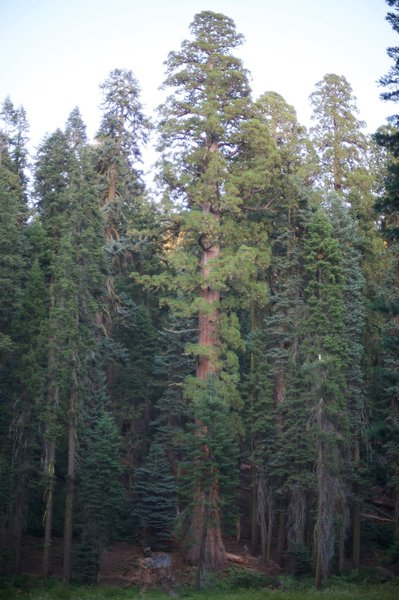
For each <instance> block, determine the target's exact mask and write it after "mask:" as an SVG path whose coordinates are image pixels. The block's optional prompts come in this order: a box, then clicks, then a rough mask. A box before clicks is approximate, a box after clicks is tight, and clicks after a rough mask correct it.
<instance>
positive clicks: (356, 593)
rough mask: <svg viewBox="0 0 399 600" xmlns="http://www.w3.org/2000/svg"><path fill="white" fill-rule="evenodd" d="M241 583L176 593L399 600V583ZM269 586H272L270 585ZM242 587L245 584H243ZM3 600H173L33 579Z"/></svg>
mask: <svg viewBox="0 0 399 600" xmlns="http://www.w3.org/2000/svg"><path fill="white" fill-rule="evenodd" d="M237 583H239V581H228V582H226V581H225V582H216V583H214V584H213V585H212V587H209V588H208V589H204V590H203V591H201V592H195V591H194V590H192V589H189V588H184V589H183V588H182V589H176V594H178V597H179V598H182V599H184V600H317V599H318V600H398V598H399V581H398V580H394V581H390V582H386V583H370V582H369V583H368V582H367V579H366V580H364V581H363V582H349V581H343V580H332V581H331V582H330V583H329V585H327V586H326V587H325V588H324V589H323V590H321V591H316V590H315V589H314V587H313V586H312V584H311V582H310V581H302V582H298V581H294V580H292V579H290V578H284V577H282V578H280V580H279V581H278V585H279V586H280V587H276V581H274V582H271V584H270V582H268V581H267V580H265V581H264V582H263V584H266V585H262V586H261V587H258V585H259V584H260V583H261V582H259V581H258V582H256V587H255V586H254V585H253V583H252V584H251V582H247V584H246V585H245V588H244V587H233V586H235V585H237ZM268 583H269V585H268ZM241 584H242V585H244V584H245V582H241ZM0 598H1V600H16V599H18V600H143V599H144V600H167V599H170V598H171V596H170V595H168V594H166V593H164V592H161V591H158V590H148V591H146V592H143V591H140V590H139V589H134V588H128V589H116V588H104V587H87V586H75V585H72V586H70V587H68V588H65V587H64V586H63V585H62V584H61V583H60V582H59V581H50V582H48V583H47V584H44V583H40V582H38V581H37V580H33V579H32V578H24V577H20V578H17V579H3V580H2V581H0Z"/></svg>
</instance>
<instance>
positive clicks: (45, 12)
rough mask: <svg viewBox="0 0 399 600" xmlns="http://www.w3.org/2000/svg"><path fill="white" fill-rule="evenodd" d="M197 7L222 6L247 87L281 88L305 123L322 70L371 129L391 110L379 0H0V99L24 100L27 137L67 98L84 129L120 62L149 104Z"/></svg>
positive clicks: (387, 34)
mask: <svg viewBox="0 0 399 600" xmlns="http://www.w3.org/2000/svg"><path fill="white" fill-rule="evenodd" d="M202 10H212V11H215V12H221V13H224V14H225V15H227V16H229V17H231V18H232V19H233V20H234V22H235V24H236V27H237V31H238V32H240V33H243V34H244V36H245V39H246V42H245V44H244V46H243V47H242V48H241V49H240V50H239V51H238V52H237V54H239V55H240V56H241V58H242V59H243V60H244V65H245V67H246V68H247V69H248V70H249V71H250V72H251V75H252V80H251V84H252V89H253V93H254V97H255V98H256V97H258V96H259V95H260V94H262V93H263V92H265V91H269V90H273V91H276V92H279V93H280V94H281V95H282V96H283V97H284V98H285V99H286V100H287V102H289V103H290V104H292V105H294V107H295V108H296V110H297V113H298V118H299V121H300V122H301V123H303V124H305V125H309V117H310V108H309V101H308V97H309V94H310V93H311V92H312V91H313V90H314V86H315V83H316V82H317V81H320V80H321V79H322V78H323V76H324V75H325V74H326V73H337V74H338V75H344V76H345V77H346V78H347V80H348V81H349V83H350V84H351V85H352V88H353V90H354V93H355V95H356V97H357V99H358V107H359V111H360V114H359V116H360V118H362V119H363V120H365V121H366V123H367V126H368V129H369V130H370V131H374V130H375V129H376V128H377V127H378V126H379V125H381V124H383V123H384V122H385V119H386V117H387V116H388V115H391V114H393V113H395V112H397V110H398V109H397V107H396V106H395V105H392V104H390V103H384V102H382V101H381V100H379V93H380V92H381V89H380V88H379V87H378V84H377V80H378V79H379V77H381V75H383V74H385V73H386V71H387V70H388V69H389V67H390V64H391V61H390V59H389V58H388V56H387V55H386V48H387V46H390V45H398V36H397V34H395V33H394V32H393V31H392V29H391V27H390V25H389V24H388V23H387V22H386V20H385V15H386V13H387V10H388V7H387V5H386V3H385V2H384V0H0V24H1V29H0V56H1V57H2V60H1V63H0V101H3V100H4V98H5V97H6V96H7V95H9V96H10V97H11V100H12V101H13V102H14V104H16V105H20V104H22V105H23V106H24V107H25V109H26V111H27V114H28V119H29V122H30V131H31V139H32V144H33V146H37V145H38V144H39V143H40V141H41V140H42V138H43V136H44V135H45V134H46V133H47V132H52V131H54V130H55V129H56V128H57V127H63V125H64V123H65V121H66V119H67V117H68V115H69V113H70V112H71V110H72V109H73V108H74V107H75V106H79V108H80V110H81V113H82V116H83V119H84V120H85V122H86V124H87V125H88V132H89V135H90V136H92V135H93V134H94V132H95V131H96V130H97V128H98V125H99V120H100V111H99V104H100V100H101V95H100V92H99V88H98V86H99V84H100V83H102V82H103V81H104V80H105V79H106V78H107V76H108V74H109V72H110V71H111V70H112V69H114V68H126V69H131V70H132V71H133V73H134V75H135V77H136V78H137V80H138V81H139V84H140V87H141V89H142V101H143V103H144V105H145V107H146V110H147V111H148V113H151V111H152V110H153V109H154V108H155V107H156V106H157V105H158V104H159V102H160V93H159V91H158V87H159V86H160V85H161V83H162V80H163V76H164V65H163V62H164V61H165V60H166V58H167V55H168V52H169V51H171V50H177V49H178V48H179V47H180V44H181V42H182V40H183V39H185V38H187V37H188V36H189V25H190V23H191V21H192V20H193V17H194V15H195V14H196V13H198V12H201V11H202Z"/></svg>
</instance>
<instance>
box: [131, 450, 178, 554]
mask: <svg viewBox="0 0 399 600" xmlns="http://www.w3.org/2000/svg"><path fill="white" fill-rule="evenodd" d="M133 501H134V505H133V516H134V519H135V524H136V528H137V531H138V532H139V534H140V536H141V538H142V540H143V543H144V544H145V545H149V546H150V547H151V548H153V549H155V550H156V549H165V548H167V547H168V546H169V545H170V542H171V540H172V533H173V528H174V524H175V518H176V484H175V478H174V477H173V475H172V473H171V471H170V465H169V462H168V460H167V458H166V456H165V453H164V451H163V448H162V446H161V445H160V444H159V443H158V442H153V443H152V444H151V446H150V449H149V452H148V455H147V457H146V460H145V462H144V464H143V465H142V466H141V467H139V468H138V469H137V470H136V474H135V482H134V491H133Z"/></svg>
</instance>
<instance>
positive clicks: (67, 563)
mask: <svg viewBox="0 0 399 600" xmlns="http://www.w3.org/2000/svg"><path fill="white" fill-rule="evenodd" d="M75 383H76V382H75ZM75 383H74V384H73V385H74V389H73V390H72V392H71V396H70V400H69V423H68V470H67V489H66V499H65V522H64V563H63V581H64V584H68V583H69V581H70V578H71V555H72V531H73V504H74V495H75V466H76V410H77V406H76V405H77V398H76V387H75Z"/></svg>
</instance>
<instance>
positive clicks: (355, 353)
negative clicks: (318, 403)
mask: <svg viewBox="0 0 399 600" xmlns="http://www.w3.org/2000/svg"><path fill="white" fill-rule="evenodd" d="M328 204H329V208H328V210H329V214H330V216H331V222H332V225H333V230H334V237H335V239H336V240H337V241H338V242H339V247H340V252H341V256H342V274H343V286H344V309H345V317H344V323H345V339H346V347H347V361H346V375H345V378H346V397H347V405H348V412H349V424H350V433H351V447H350V452H351V456H350V457H348V458H347V460H348V462H349V463H352V465H353V476H352V477H353V480H352V481H351V485H352V493H351V495H352V498H353V506H352V513H353V519H352V523H353V532H352V537H353V560H354V564H355V565H356V566H357V567H358V566H359V563H360V507H361V500H362V498H361V489H360V487H361V483H362V481H361V477H360V471H361V460H363V461H364V458H365V455H366V454H367V443H366V427H367V413H368V407H367V402H366V389H365V386H366V382H365V373H364V345H363V339H364V333H365V326H366V306H365V285H366V284H365V277H364V275H363V271H362V265H361V262H362V256H361V251H360V248H361V237H360V234H359V227H358V226H357V223H356V222H355V221H354V219H353V218H352V217H351V214H350V210H349V208H348V207H346V206H344V205H343V204H342V201H341V198H340V197H337V196H334V195H329V196H328ZM363 464H364V462H363ZM342 553H343V547H342V548H341V556H340V568H342V564H343V555H342Z"/></svg>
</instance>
